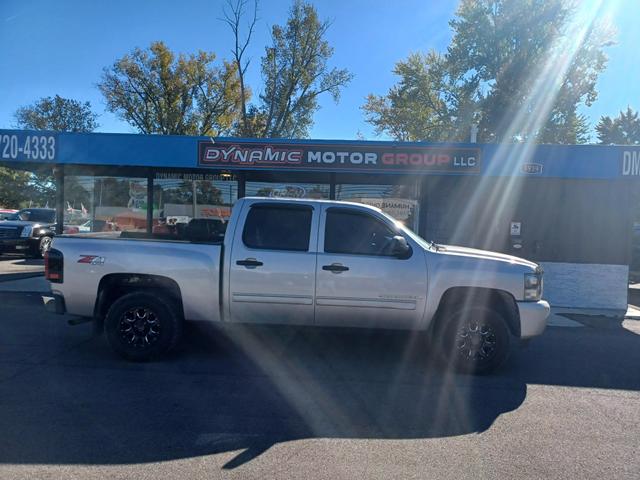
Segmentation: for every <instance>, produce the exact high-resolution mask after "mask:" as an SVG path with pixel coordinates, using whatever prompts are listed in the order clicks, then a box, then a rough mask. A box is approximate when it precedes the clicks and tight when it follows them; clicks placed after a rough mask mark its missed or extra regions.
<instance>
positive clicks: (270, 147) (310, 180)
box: [0, 130, 640, 312]
mask: <svg viewBox="0 0 640 480" xmlns="http://www.w3.org/2000/svg"><path fill="white" fill-rule="evenodd" d="M0 162H1V163H2V164H3V165H5V166H9V167H13V168H22V169H30V168H33V167H34V166H35V165H42V164H46V165H51V167H52V168H53V169H54V171H55V172H56V181H57V183H58V201H57V206H56V208H57V209H58V217H59V218H62V217H64V218H65V223H66V224H68V225H76V226H77V227H78V231H79V232H80V233H84V232H94V233H95V232H103V231H106V230H114V231H126V230H132V231H141V232H145V231H146V232H152V231H154V228H158V227H159V225H161V224H163V223H166V222H178V223H180V222H186V221H189V219H191V218H218V219H222V220H224V219H226V218H228V216H229V215H230V212H231V208H232V207H233V204H234V203H235V201H236V200H237V199H238V198H240V197H243V196H255V195H258V196H271V197H274V196H280V197H298V198H326V199H337V200H348V201H354V202H362V203H366V204H369V205H374V206H377V207H379V208H381V209H382V210H384V211H385V212H387V213H389V214H391V215H392V216H394V217H395V218H396V219H398V220H400V221H402V222H403V223H405V224H406V225H407V226H409V227H410V228H412V229H413V230H415V231H416V232H418V233H419V234H420V235H421V236H423V237H424V238H426V239H428V240H433V241H435V242H436V243H445V244H446V243H449V244H459V245H465V246H470V247H477V248H483V249H490V250H496V251H500V252H505V253H509V254H513V255H517V256H522V257H525V258H528V259H532V260H535V261H538V262H540V263H541V264H542V265H543V267H544V269H545V282H546V284H545V297H546V298H547V299H548V300H549V301H550V303H551V304H552V305H554V306H557V307H567V308H587V309H606V310H610V311H612V312H621V311H624V310H626V304H627V282H628V276H629V265H630V263H631V252H632V235H633V231H634V229H633V225H634V221H635V212H636V206H637V205H638V198H637V197H638V195H637V194H636V190H637V181H638V177H639V176H640V148H637V147H635V148H634V147H621V146H592V145H588V146H587V145H578V146H576V145H572V146H561V145H557V146H555V145H554V146H551V145H527V144H511V145H506V144H491V145H484V144H431V143H404V142H403V143H399V142H368V141H326V140H276V139H273V140H265V139H234V138H215V139H212V138H206V137H187V136H155V135H127V134H94V133H92V134H73V133H54V132H34V131H16V130H3V131H0Z"/></svg>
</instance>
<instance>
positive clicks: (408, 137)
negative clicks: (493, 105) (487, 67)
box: [362, 52, 476, 141]
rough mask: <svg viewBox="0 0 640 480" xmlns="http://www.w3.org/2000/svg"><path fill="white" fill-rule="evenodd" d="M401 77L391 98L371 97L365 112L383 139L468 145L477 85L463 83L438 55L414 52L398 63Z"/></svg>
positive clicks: (391, 91) (388, 96)
mask: <svg viewBox="0 0 640 480" xmlns="http://www.w3.org/2000/svg"><path fill="white" fill-rule="evenodd" d="M394 73H395V74H396V75H398V76H399V77H400V81H399V82H398V84H397V85H395V86H393V87H392V88H391V89H390V90H389V92H388V93H387V95H385V96H379V95H369V96H368V97H367V103H366V104H365V105H364V106H363V107H362V109H363V110H364V112H365V117H366V121H367V122H368V123H370V124H372V125H373V126H374V127H375V133H376V134H377V135H381V134H387V135H389V136H391V137H393V138H394V139H396V140H400V141H417V140H430V141H464V140H466V139H467V138H468V134H469V129H468V128H469V125H470V124H471V123H472V120H473V119H472V117H473V116H474V109H475V105H476V101H475V96H476V93H475V90H476V85H474V84H473V83H472V82H459V79H457V78H455V77H453V76H452V74H451V72H450V70H449V69H448V67H447V61H446V58H445V57H444V56H443V55H441V54H439V53H437V52H430V53H428V54H427V55H423V54H420V53H414V54H411V55H410V56H409V58H408V59H407V60H405V61H400V62H398V63H397V64H396V67H395V69H394Z"/></svg>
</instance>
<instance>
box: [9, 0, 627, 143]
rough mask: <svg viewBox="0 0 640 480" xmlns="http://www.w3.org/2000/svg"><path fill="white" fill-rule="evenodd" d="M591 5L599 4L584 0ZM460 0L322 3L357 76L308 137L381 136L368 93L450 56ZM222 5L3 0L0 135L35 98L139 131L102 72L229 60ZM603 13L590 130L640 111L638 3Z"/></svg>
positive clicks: (253, 71)
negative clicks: (602, 63) (416, 63)
mask: <svg viewBox="0 0 640 480" xmlns="http://www.w3.org/2000/svg"><path fill="white" fill-rule="evenodd" d="M583 1H585V2H589V1H597V0H583ZM457 3H458V2H457V0H432V1H425V0H422V1H417V0H397V1H395V2H392V1H388V0H368V1H367V0H348V1H345V0H323V1H320V0H318V1H316V2H314V4H315V5H316V7H317V9H318V11H319V13H320V15H321V17H323V18H329V19H331V20H332V22H333V24H332V26H331V29H330V30H329V33H328V40H329V42H330V43H331V45H333V46H334V48H335V54H334V56H333V58H332V60H331V64H332V65H333V66H337V67H346V68H348V69H349V70H350V71H351V72H352V73H354V75H355V78H354V80H353V82H352V83H351V84H350V85H349V87H348V88H347V89H346V90H345V91H344V93H343V95H342V98H341V101H340V103H339V104H338V105H336V104H334V103H333V101H332V100H331V98H330V97H326V98H323V99H322V101H321V105H322V108H321V109H320V111H319V112H318V113H317V114H316V117H315V126H314V127H313V129H312V132H311V136H312V137H314V138H340V139H353V138H356V135H357V133H358V132H361V133H362V134H363V135H364V136H365V137H366V138H368V139H373V138H375V137H374V135H373V132H372V129H371V127H370V126H369V125H368V124H366V123H365V122H364V117H363V115H362V111H361V109H360V107H361V106H362V104H363V103H364V98H365V96H366V95H367V94H368V93H378V94H381V93H384V92H386V91H387V89H388V88H389V87H390V86H391V85H393V83H394V82H395V78H394V76H393V74H392V69H393V66H394V64H395V62H397V61H398V60H400V59H403V58H406V56H407V55H408V54H409V53H411V52H413V51H427V50H429V49H437V50H444V49H445V48H446V45H447V44H448V42H449V40H450V38H451V32H450V30H449V26H448V21H449V19H450V18H451V17H452V16H453V14H454V11H455V9H456V5H457ZM222 4H223V2H222V1H219V0H209V1H205V0H183V1H181V2H170V1H164V0H158V1H150V0H148V1H144V0H139V1H131V0H130V1H122V0H111V1H109V2H95V1H87V0H83V1H77V0H67V1H58V2H54V1H39V0H34V1H29V0H0V45H1V47H0V128H12V127H13V126H14V119H13V112H15V110H16V109H17V108H18V107H20V106H22V105H26V104H29V103H32V102H33V101H34V100H36V99H38V98H40V97H43V96H49V95H55V94H59V95H61V96H63V97H70V98H75V99H79V100H88V101H90V102H91V104H92V106H93V109H94V110H95V111H96V112H97V113H99V114H100V117H99V119H98V121H99V123H100V124H101V127H100V129H99V131H104V132H125V133H126V132H134V129H133V127H130V126H129V125H128V124H126V123H124V122H122V121H120V120H119V119H118V118H116V117H115V116H114V115H113V114H111V113H109V112H107V111H106V110H105V106H104V102H103V99H102V96H101V94H100V92H99V91H98V89H97V88H96V86H95V84H96V82H97V81H98V80H99V78H100V75H101V72H102V68H103V67H104V66H107V65H110V64H112V63H113V62H114V60H115V59H116V58H118V57H120V56H122V55H123V54H125V53H127V52H129V51H130V50H131V49H132V48H134V47H136V46H139V47H146V46H148V45H149V43H150V42H151V41H153V40H163V41H165V42H166V43H167V44H168V45H169V47H170V48H171V49H173V50H174V51H178V52H193V51H195V50H197V49H203V50H209V51H214V52H215V53H216V54H217V55H218V57H219V58H222V57H227V58H228V57H229V56H230V48H231V41H232V39H231V36H230V33H229V31H228V29H227V27H226V26H225V25H224V24H223V23H222V22H221V21H219V18H220V16H221V11H222ZM604 5H606V10H607V11H606V15H607V16H608V17H610V21H611V22H612V23H613V24H614V25H615V28H616V30H617V44H616V45H615V46H613V47H611V48H609V49H608V50H607V53H608V55H609V57H610V61H609V67H608V69H607V71H606V72H605V73H604V74H602V76H601V77H600V80H599V82H598V90H599V92H600V94H599V98H598V100H597V101H596V103H595V104H594V105H593V106H592V107H591V108H585V109H584V110H583V111H584V113H586V114H587V115H588V117H589V118H590V119H591V120H592V122H593V123H595V122H596V121H597V119H598V118H599V117H600V115H602V114H616V113H617V112H618V111H619V110H620V109H624V108H626V106H627V105H631V106H632V107H633V108H635V109H640V54H639V53H638V52H639V50H638V49H639V47H640V22H639V20H640V3H639V2H638V0H605V2H604ZM289 6H290V1H289V0H286V1H280V0H278V1H273V0H272V1H265V0H263V1H262V2H261V4H260V13H259V16H260V21H259V25H258V28H257V31H256V34H255V38H254V40H253V44H252V47H251V50H250V51H249V52H248V53H249V55H250V56H251V57H253V63H252V65H251V66H250V71H249V83H250V85H253V86H254V90H255V89H256V88H258V89H259V86H260V83H261V82H260V71H259V64H260V56H261V55H262V52H263V51H264V46H265V45H266V44H267V43H268V41H269V29H270V26H272V25H274V24H276V23H283V22H284V19H285V18H286V16H287V11H288V8H289Z"/></svg>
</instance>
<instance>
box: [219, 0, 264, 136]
mask: <svg viewBox="0 0 640 480" xmlns="http://www.w3.org/2000/svg"><path fill="white" fill-rule="evenodd" d="M247 3H248V0H227V5H226V8H225V9H224V10H223V13H224V18H223V19H222V21H223V22H225V23H226V24H227V25H228V26H229V28H230V29H231V31H232V32H233V38H234V47H233V50H232V51H231V53H232V55H233V62H234V64H235V67H236V70H237V72H238V81H239V82H240V107H241V108H240V121H239V130H240V131H241V132H242V135H246V134H247V133H249V132H250V131H252V130H251V128H252V127H253V128H255V126H254V125H252V124H250V120H249V118H248V117H249V115H250V114H249V113H248V112H247V102H248V100H249V97H250V95H251V92H250V90H249V88H248V86H247V85H246V84H245V74H246V73H247V69H248V68H249V64H250V63H251V59H248V58H246V57H245V52H246V50H247V47H248V46H249V43H250V42H251V36H252V35H253V30H254V28H255V26H256V23H257V21H258V0H254V2H253V16H252V18H251V19H250V20H249V22H248V25H247V35H246V36H245V37H244V38H242V34H241V23H242V17H243V16H244V14H245V11H246V8H247ZM253 113H254V114H255V112H253Z"/></svg>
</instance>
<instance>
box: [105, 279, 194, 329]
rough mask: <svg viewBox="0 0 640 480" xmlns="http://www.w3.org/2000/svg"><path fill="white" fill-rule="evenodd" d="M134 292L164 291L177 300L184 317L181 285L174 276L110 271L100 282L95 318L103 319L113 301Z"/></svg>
mask: <svg viewBox="0 0 640 480" xmlns="http://www.w3.org/2000/svg"><path fill="white" fill-rule="evenodd" d="M133 292H148V293H158V292H163V293H164V294H166V295H168V297H169V299H170V300H172V301H173V302H175V304H176V306H177V308H178V312H179V313H180V315H181V316H183V317H184V308H183V305H182V293H181V291H180V287H179V285H178V284H177V283H176V281H175V280H173V279H172V278H169V277H165V276H162V275H150V274H138V273H110V274H108V275H105V276H104V277H102V278H101V279H100V283H99V284H98V294H97V296H96V303H95V306H94V318H96V319H99V320H103V319H104V318H105V316H106V314H107V310H108V309H109V307H110V306H111V305H112V304H113V302H115V301H116V300H117V299H118V298H120V297H122V296H123V295H126V294H127V293H133Z"/></svg>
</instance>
